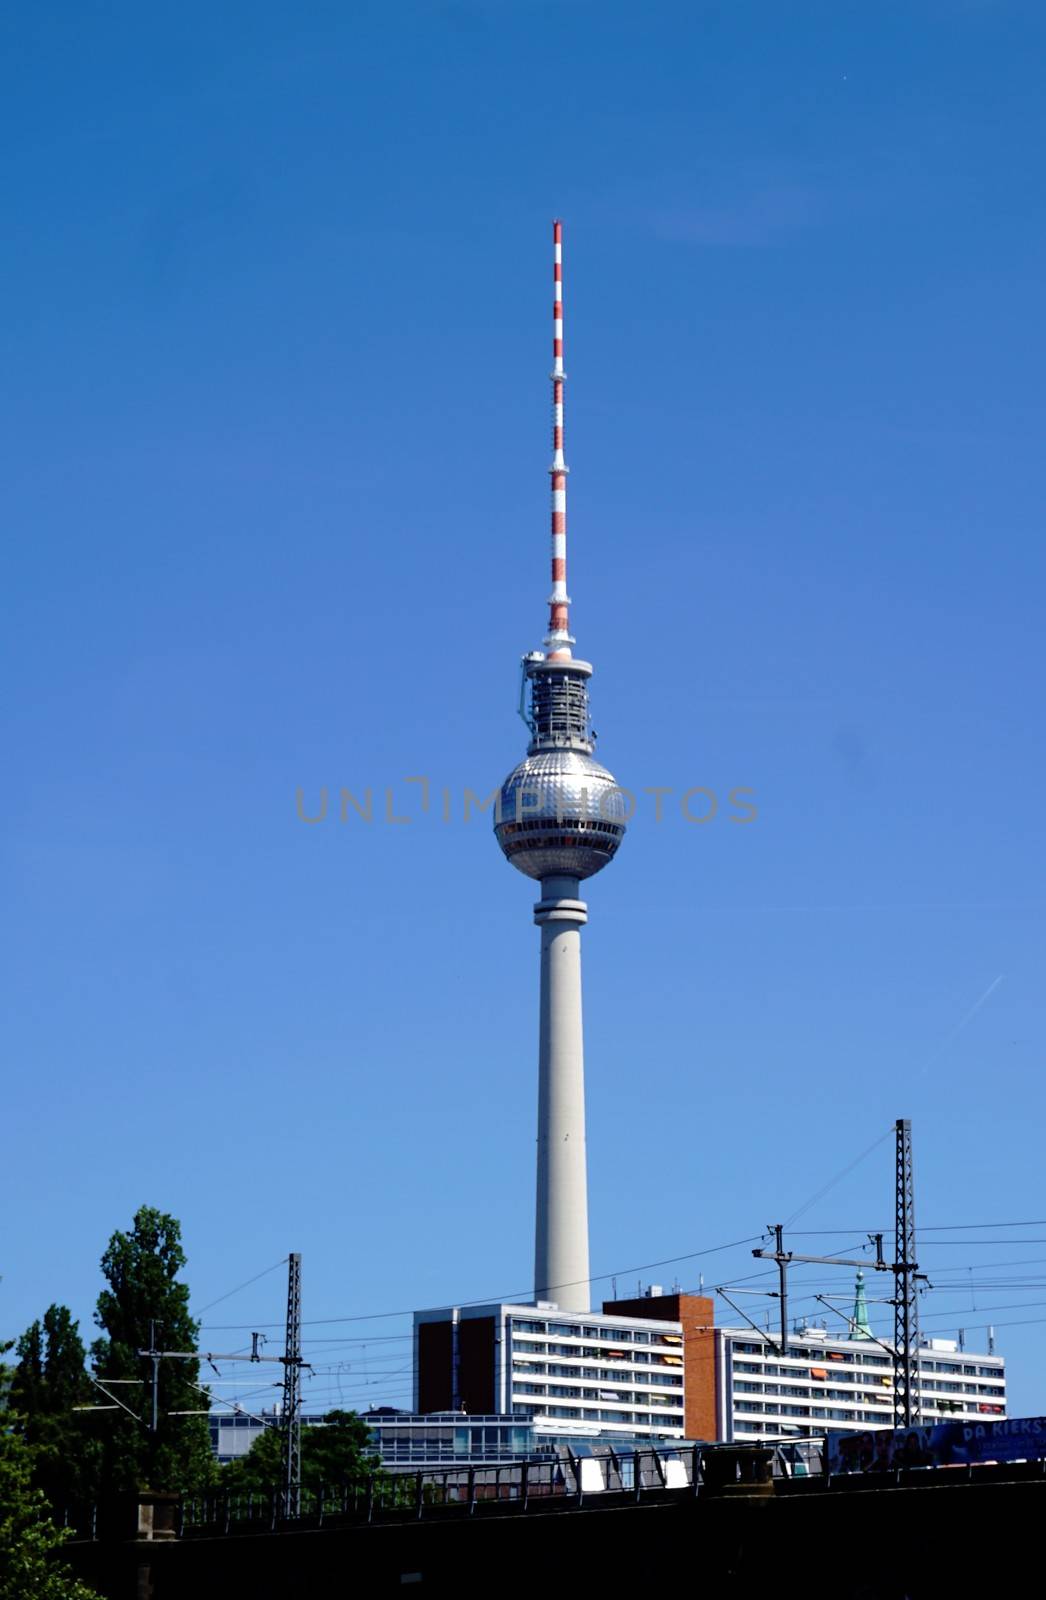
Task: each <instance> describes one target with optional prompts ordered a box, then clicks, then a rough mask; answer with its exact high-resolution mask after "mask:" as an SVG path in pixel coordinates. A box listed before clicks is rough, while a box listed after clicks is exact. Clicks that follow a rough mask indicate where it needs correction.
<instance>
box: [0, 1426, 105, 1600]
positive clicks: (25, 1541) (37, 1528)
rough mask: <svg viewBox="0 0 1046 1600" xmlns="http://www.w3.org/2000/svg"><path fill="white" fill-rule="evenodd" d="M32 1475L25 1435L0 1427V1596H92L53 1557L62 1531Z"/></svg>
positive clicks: (9, 1599)
mask: <svg viewBox="0 0 1046 1600" xmlns="http://www.w3.org/2000/svg"><path fill="white" fill-rule="evenodd" d="M32 1478H33V1458H32V1452H31V1450H30V1448H29V1446H28V1445H27V1444H26V1442H25V1440H24V1439H21V1438H19V1436H18V1434H16V1433H14V1432H11V1431H9V1430H7V1429H4V1430H3V1431H0V1600H98V1597H97V1595H96V1594H95V1592H94V1590H93V1589H89V1588H88V1587H87V1585H86V1584H83V1583H81V1582H80V1581H79V1580H78V1579H77V1578H75V1577H74V1576H73V1574H72V1573H71V1572H70V1571H69V1569H68V1567H67V1566H66V1565H65V1564H64V1562H61V1561H59V1560H57V1559H56V1552H57V1551H58V1550H59V1549H60V1548H61V1546H62V1545H63V1544H64V1543H65V1539H66V1535H65V1534H64V1533H63V1532H62V1531H61V1529H59V1528H56V1527H55V1525H54V1523H53V1522H52V1521H51V1518H50V1516H49V1514H48V1511H49V1508H48V1505H47V1501H46V1500H45V1498H44V1495H43V1491H42V1490H41V1489H37V1488H36V1487H35V1486H34V1484H33V1481H32Z"/></svg>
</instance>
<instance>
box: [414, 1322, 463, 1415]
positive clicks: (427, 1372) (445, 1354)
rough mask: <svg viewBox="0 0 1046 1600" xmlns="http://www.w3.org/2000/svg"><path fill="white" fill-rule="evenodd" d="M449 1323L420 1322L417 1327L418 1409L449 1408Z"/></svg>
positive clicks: (450, 1365)
mask: <svg viewBox="0 0 1046 1600" xmlns="http://www.w3.org/2000/svg"><path fill="white" fill-rule="evenodd" d="M452 1350H453V1345H452V1342H451V1326H450V1319H449V1317H448V1319H447V1321H446V1322H422V1323H421V1324H420V1325H419V1327H418V1410H419V1411H449V1410H450V1408H451V1404H452V1385H453V1380H454V1375H453V1371H452Z"/></svg>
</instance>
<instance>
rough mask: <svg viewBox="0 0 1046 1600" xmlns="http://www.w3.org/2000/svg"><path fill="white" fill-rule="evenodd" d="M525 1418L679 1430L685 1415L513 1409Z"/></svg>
mask: <svg viewBox="0 0 1046 1600" xmlns="http://www.w3.org/2000/svg"><path fill="white" fill-rule="evenodd" d="M513 1409H514V1410H515V1411H518V1412H519V1413H520V1414H521V1415H523V1416H530V1417H535V1416H541V1417H573V1418H575V1419H576V1420H577V1421H582V1420H584V1421H585V1422H595V1421H597V1420H598V1421H599V1422H624V1423H627V1424H628V1425H629V1427H635V1428H678V1429H680V1430H681V1429H682V1426H683V1414H682V1412H680V1413H679V1414H678V1416H676V1415H675V1414H674V1413H673V1412H671V1411H664V1412H662V1411H655V1412H652V1413H651V1412H643V1411H594V1410H591V1409H587V1408H586V1409H584V1410H583V1409H582V1408H581V1407H580V1406H530V1405H517V1406H515V1407H514V1408H513Z"/></svg>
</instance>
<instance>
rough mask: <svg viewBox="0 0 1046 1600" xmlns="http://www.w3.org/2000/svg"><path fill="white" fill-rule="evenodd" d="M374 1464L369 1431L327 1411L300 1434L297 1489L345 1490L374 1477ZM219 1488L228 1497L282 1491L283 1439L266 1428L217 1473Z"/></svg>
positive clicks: (348, 1416)
mask: <svg viewBox="0 0 1046 1600" xmlns="http://www.w3.org/2000/svg"><path fill="white" fill-rule="evenodd" d="M379 1466H380V1462H379V1460H378V1458H377V1456H376V1455H375V1454H374V1447H373V1445H372V1444H371V1442H370V1429H369V1428H368V1427H367V1424H366V1423H365V1422H363V1421H362V1420H361V1418H359V1417H358V1416H357V1415H356V1413H355V1412H354V1411H329V1412H328V1413H327V1416H326V1418H325V1421H324V1423H323V1424H322V1425H321V1424H316V1423H307V1424H306V1425H305V1426H304V1427H303V1428H302V1430H301V1481H302V1488H303V1489H306V1490H308V1491H310V1492H314V1491H315V1490H317V1489H320V1488H329V1489H333V1488H336V1487H337V1488H341V1487H342V1486H343V1485H346V1484H347V1485H348V1486H349V1487H350V1488H351V1487H353V1486H354V1485H356V1484H362V1483H365V1482H366V1481H367V1479H368V1478H369V1477H372V1476H374V1475H375V1474H376V1473H377V1471H378V1468H379ZM222 1487H223V1488H226V1489H228V1490H229V1492H230V1493H231V1494H271V1493H272V1492H273V1490H275V1489H280V1488H282V1487H283V1435H282V1433H280V1431H279V1429H277V1428H266V1430H265V1432H264V1433H262V1434H260V1435H259V1436H258V1438H257V1439H255V1441H254V1444H253V1445H252V1446H251V1449H250V1451H249V1452H248V1453H247V1455H245V1456H244V1457H243V1458H242V1459H241V1460H240V1461H233V1462H230V1464H229V1465H228V1466H227V1467H226V1468H225V1470H224V1471H223V1473H222Z"/></svg>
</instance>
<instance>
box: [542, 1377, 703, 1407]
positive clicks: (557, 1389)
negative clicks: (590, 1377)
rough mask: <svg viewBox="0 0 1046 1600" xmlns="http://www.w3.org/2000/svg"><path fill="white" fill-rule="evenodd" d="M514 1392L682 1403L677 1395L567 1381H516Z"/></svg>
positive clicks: (632, 1402) (641, 1403)
mask: <svg viewBox="0 0 1046 1600" xmlns="http://www.w3.org/2000/svg"><path fill="white" fill-rule="evenodd" d="M512 1393H513V1394H548V1395H558V1396H565V1397H566V1398H567V1399H568V1400H579V1399H580V1400H617V1401H620V1402H621V1403H623V1404H625V1405H630V1406H654V1405H657V1406H675V1407H678V1406H679V1405H680V1404H681V1403H682V1397H681V1396H676V1395H668V1394H666V1395H658V1394H645V1393H638V1394H637V1393H635V1392H634V1391H633V1390H631V1389H578V1388H574V1387H568V1385H567V1384H565V1383H520V1382H518V1381H514V1382H513V1385H512Z"/></svg>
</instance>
